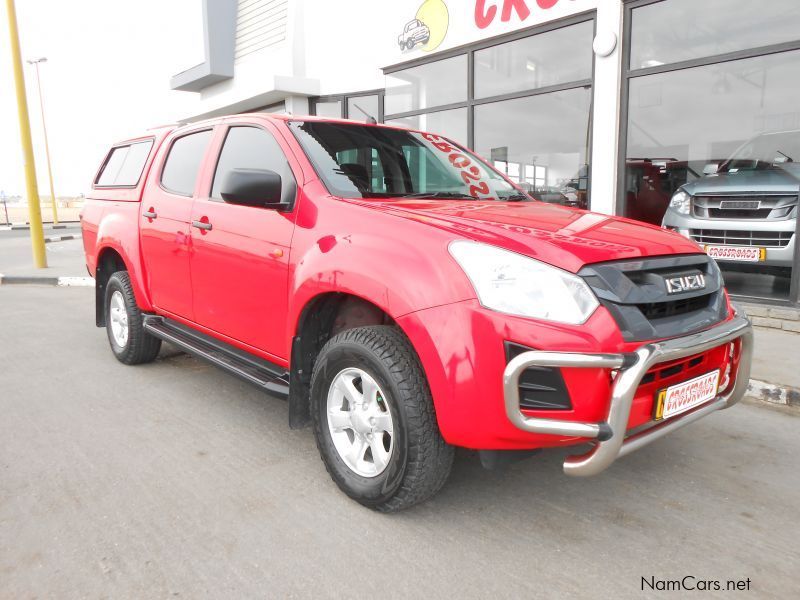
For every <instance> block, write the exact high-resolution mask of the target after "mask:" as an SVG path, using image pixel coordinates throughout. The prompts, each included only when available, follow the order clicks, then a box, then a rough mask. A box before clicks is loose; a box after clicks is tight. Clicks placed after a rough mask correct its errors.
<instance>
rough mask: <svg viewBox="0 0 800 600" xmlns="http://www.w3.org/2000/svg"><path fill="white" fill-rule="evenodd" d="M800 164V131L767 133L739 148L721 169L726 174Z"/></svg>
mask: <svg viewBox="0 0 800 600" xmlns="http://www.w3.org/2000/svg"><path fill="white" fill-rule="evenodd" d="M794 162H800V131H784V132H781V133H765V134H762V135H759V136H758V137H755V138H753V139H752V140H750V141H749V142H747V143H746V144H745V145H744V146H742V147H741V148H739V149H738V150H737V151H736V152H735V153H734V155H733V156H732V157H731V158H730V159H728V160H727V161H726V162H725V163H724V164H723V165H722V166H721V167H720V169H719V170H720V171H721V172H724V173H736V172H739V171H761V170H765V169H776V168H786V167H787V166H788V165H790V164H792V163H794Z"/></svg>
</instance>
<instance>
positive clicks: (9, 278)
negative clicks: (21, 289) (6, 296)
mask: <svg viewBox="0 0 800 600" xmlns="http://www.w3.org/2000/svg"><path fill="white" fill-rule="evenodd" d="M0 285H55V286H60V287H94V279H93V278H92V277H46V276H43V277H40V276H36V275H3V274H0Z"/></svg>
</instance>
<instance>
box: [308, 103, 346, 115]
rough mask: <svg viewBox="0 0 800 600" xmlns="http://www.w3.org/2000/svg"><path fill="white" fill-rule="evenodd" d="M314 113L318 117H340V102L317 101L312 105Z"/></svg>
mask: <svg viewBox="0 0 800 600" xmlns="http://www.w3.org/2000/svg"><path fill="white" fill-rule="evenodd" d="M314 114H315V115H317V116H318V117H328V118H331V119H341V118H342V103H341V102H340V101H339V100H332V101H322V102H321V101H317V103H316V104H315V105H314Z"/></svg>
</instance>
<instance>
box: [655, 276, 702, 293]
mask: <svg viewBox="0 0 800 600" xmlns="http://www.w3.org/2000/svg"><path fill="white" fill-rule="evenodd" d="M664 282H665V283H666V284H667V293H668V294H680V293H681V292H692V291H695V290H702V289H705V287H706V278H705V275H703V274H702V273H697V274H695V275H681V276H679V277H666V278H664Z"/></svg>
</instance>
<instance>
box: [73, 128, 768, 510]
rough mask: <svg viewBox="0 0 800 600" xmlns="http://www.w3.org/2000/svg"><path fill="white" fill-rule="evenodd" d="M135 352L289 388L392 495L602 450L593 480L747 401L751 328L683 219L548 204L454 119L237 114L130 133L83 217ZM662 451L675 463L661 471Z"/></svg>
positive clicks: (93, 267)
mask: <svg viewBox="0 0 800 600" xmlns="http://www.w3.org/2000/svg"><path fill="white" fill-rule="evenodd" d="M82 228H83V241H84V246H85V251H86V260H87V266H88V269H89V271H90V273H91V274H92V275H93V276H94V277H95V279H96V284H97V285H96V320H97V326H98V327H103V326H104V327H106V329H107V332H108V339H109V342H110V344H111V349H112V351H113V353H114V355H115V356H116V357H117V359H119V360H120V361H122V362H123V363H125V364H130V365H133V364H139V363H144V362H148V361H152V360H154V359H155V358H156V356H157V355H158V353H159V348H160V344H161V342H162V340H163V341H167V342H169V343H171V344H173V345H175V346H177V347H179V348H181V349H184V350H185V351H187V352H190V353H193V354H195V355H197V356H200V357H202V358H204V359H207V360H209V361H211V362H212V363H214V364H216V365H218V366H220V367H222V368H224V369H226V370H228V371H230V372H232V373H234V374H236V375H238V376H240V377H242V378H244V379H246V380H248V381H250V382H252V383H254V384H256V385H258V386H261V387H262V388H263V389H264V390H267V391H269V392H270V393H272V394H273V395H282V396H284V397H286V398H287V399H288V415H289V425H290V426H291V427H294V428H297V427H304V426H307V425H309V424H310V425H313V429H314V433H315V436H316V440H317V445H318V447H319V451H320V454H321V456H322V459H323V461H324V463H325V466H326V467H327V469H328V471H329V473H330V474H331V476H332V478H333V479H334V481H335V482H336V483H337V484H338V486H339V487H340V488H341V489H342V490H343V491H344V492H345V493H346V494H348V495H349V496H350V497H352V498H353V499H355V500H357V501H358V502H360V503H362V504H364V505H366V506H369V507H371V508H374V509H377V510H381V511H393V510H398V509H402V508H405V507H407V506H410V505H412V504H414V503H417V502H420V501H422V500H424V499H426V498H429V497H430V496H432V495H433V494H434V493H436V492H437V491H438V490H439V489H440V488H441V486H442V485H443V484H444V482H445V480H446V478H447V476H448V473H449V471H450V467H451V464H452V461H453V452H454V448H455V447H457V446H460V447H466V448H471V449H475V450H478V451H479V452H480V456H481V460H482V462H483V463H484V465H485V466H492V465H497V464H501V463H503V462H506V460H507V459H509V458H511V457H518V456H520V455H526V454H528V453H531V452H532V451H535V450H537V449H540V448H545V447H556V446H579V447H580V446H582V447H583V449H582V450H580V451H579V452H578V453H576V454H574V455H571V456H569V457H568V458H567V459H566V460H565V463H564V470H565V472H566V473H567V474H569V475H579V476H585V475H593V474H596V473H599V472H601V471H603V470H604V469H606V468H607V467H608V466H609V465H611V464H612V463H613V462H614V461H615V460H616V459H617V458H618V457H620V456H623V455H625V454H627V453H629V452H631V451H633V450H635V449H637V448H639V447H641V446H643V445H645V444H647V443H649V442H651V441H653V440H655V439H657V438H659V437H661V436H662V435H664V434H666V433H668V432H670V431H673V430H675V429H676V428H678V427H681V426H683V425H685V424H687V423H690V422H692V421H695V420H697V419H698V418H700V417H703V416H705V415H707V414H709V413H711V412H713V411H716V410H718V409H721V408H727V407H729V406H731V405H732V404H734V403H736V402H737V401H738V400H739V399H740V398H741V397H742V395H743V393H744V391H745V389H746V387H747V382H748V378H749V371H750V360H751V353H752V333H751V328H750V323H749V321H748V320H747V318H746V316H745V315H744V314H742V313H737V311H736V309H735V308H734V307H733V306H732V304H731V303H730V301H729V299H728V296H727V294H726V292H725V289H724V287H723V282H722V277H721V276H720V271H719V269H718V268H717V266H716V264H715V263H714V261H713V260H711V259H710V258H709V257H708V256H707V255H706V254H704V253H703V252H702V251H701V250H700V249H699V247H698V246H697V245H695V244H694V243H693V242H691V241H689V240H687V239H685V238H684V237H682V236H680V235H678V234H675V233H671V232H669V231H665V230H663V229H660V228H658V227H654V226H650V225H646V224H643V223H637V222H634V221H631V220H626V219H621V218H614V217H609V216H606V215H601V214H594V213H591V212H587V211H584V210H578V209H572V208H566V207H562V206H554V205H549V204H545V203H542V202H539V201H535V200H534V199H533V198H531V197H530V196H528V195H526V194H525V193H524V192H523V191H522V190H521V189H519V188H517V187H516V186H515V185H514V184H513V183H511V182H510V181H509V180H508V179H506V177H505V176H503V175H502V174H501V173H499V172H498V171H496V170H495V169H493V168H492V166H491V165H490V164H488V163H487V162H486V161H484V160H482V159H481V158H479V157H478V156H476V155H475V154H473V153H472V152H470V151H469V150H467V149H465V148H463V147H461V146H459V145H458V144H456V143H454V142H452V141H450V140H449V139H446V138H444V137H442V136H439V135H433V134H430V133H423V132H418V131H411V130H406V129H400V128H394V127H387V126H382V125H374V124H361V123H355V122H348V121H335V120H326V119H318V118H313V117H292V116H276V115H265V114H252V115H237V116H232V117H224V118H219V119H214V120H210V121H206V122H203V123H195V124H191V125H187V126H183V127H177V128H175V127H168V128H162V129H157V130H153V131H150V132H148V133H146V134H144V135H142V136H141V137H137V138H135V139H131V140H127V141H124V142H120V143H119V144H116V145H115V146H113V147H112V148H111V149H110V151H109V153H108V155H107V156H106V158H105V160H104V161H103V163H102V165H101V167H100V169H99V171H98V173H97V175H96V177H95V180H94V185H93V191H92V193H91V197H90V198H89V199H88V200H87V202H86V206H85V208H84V210H83V215H82ZM654 468H657V467H656V466H654Z"/></svg>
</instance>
